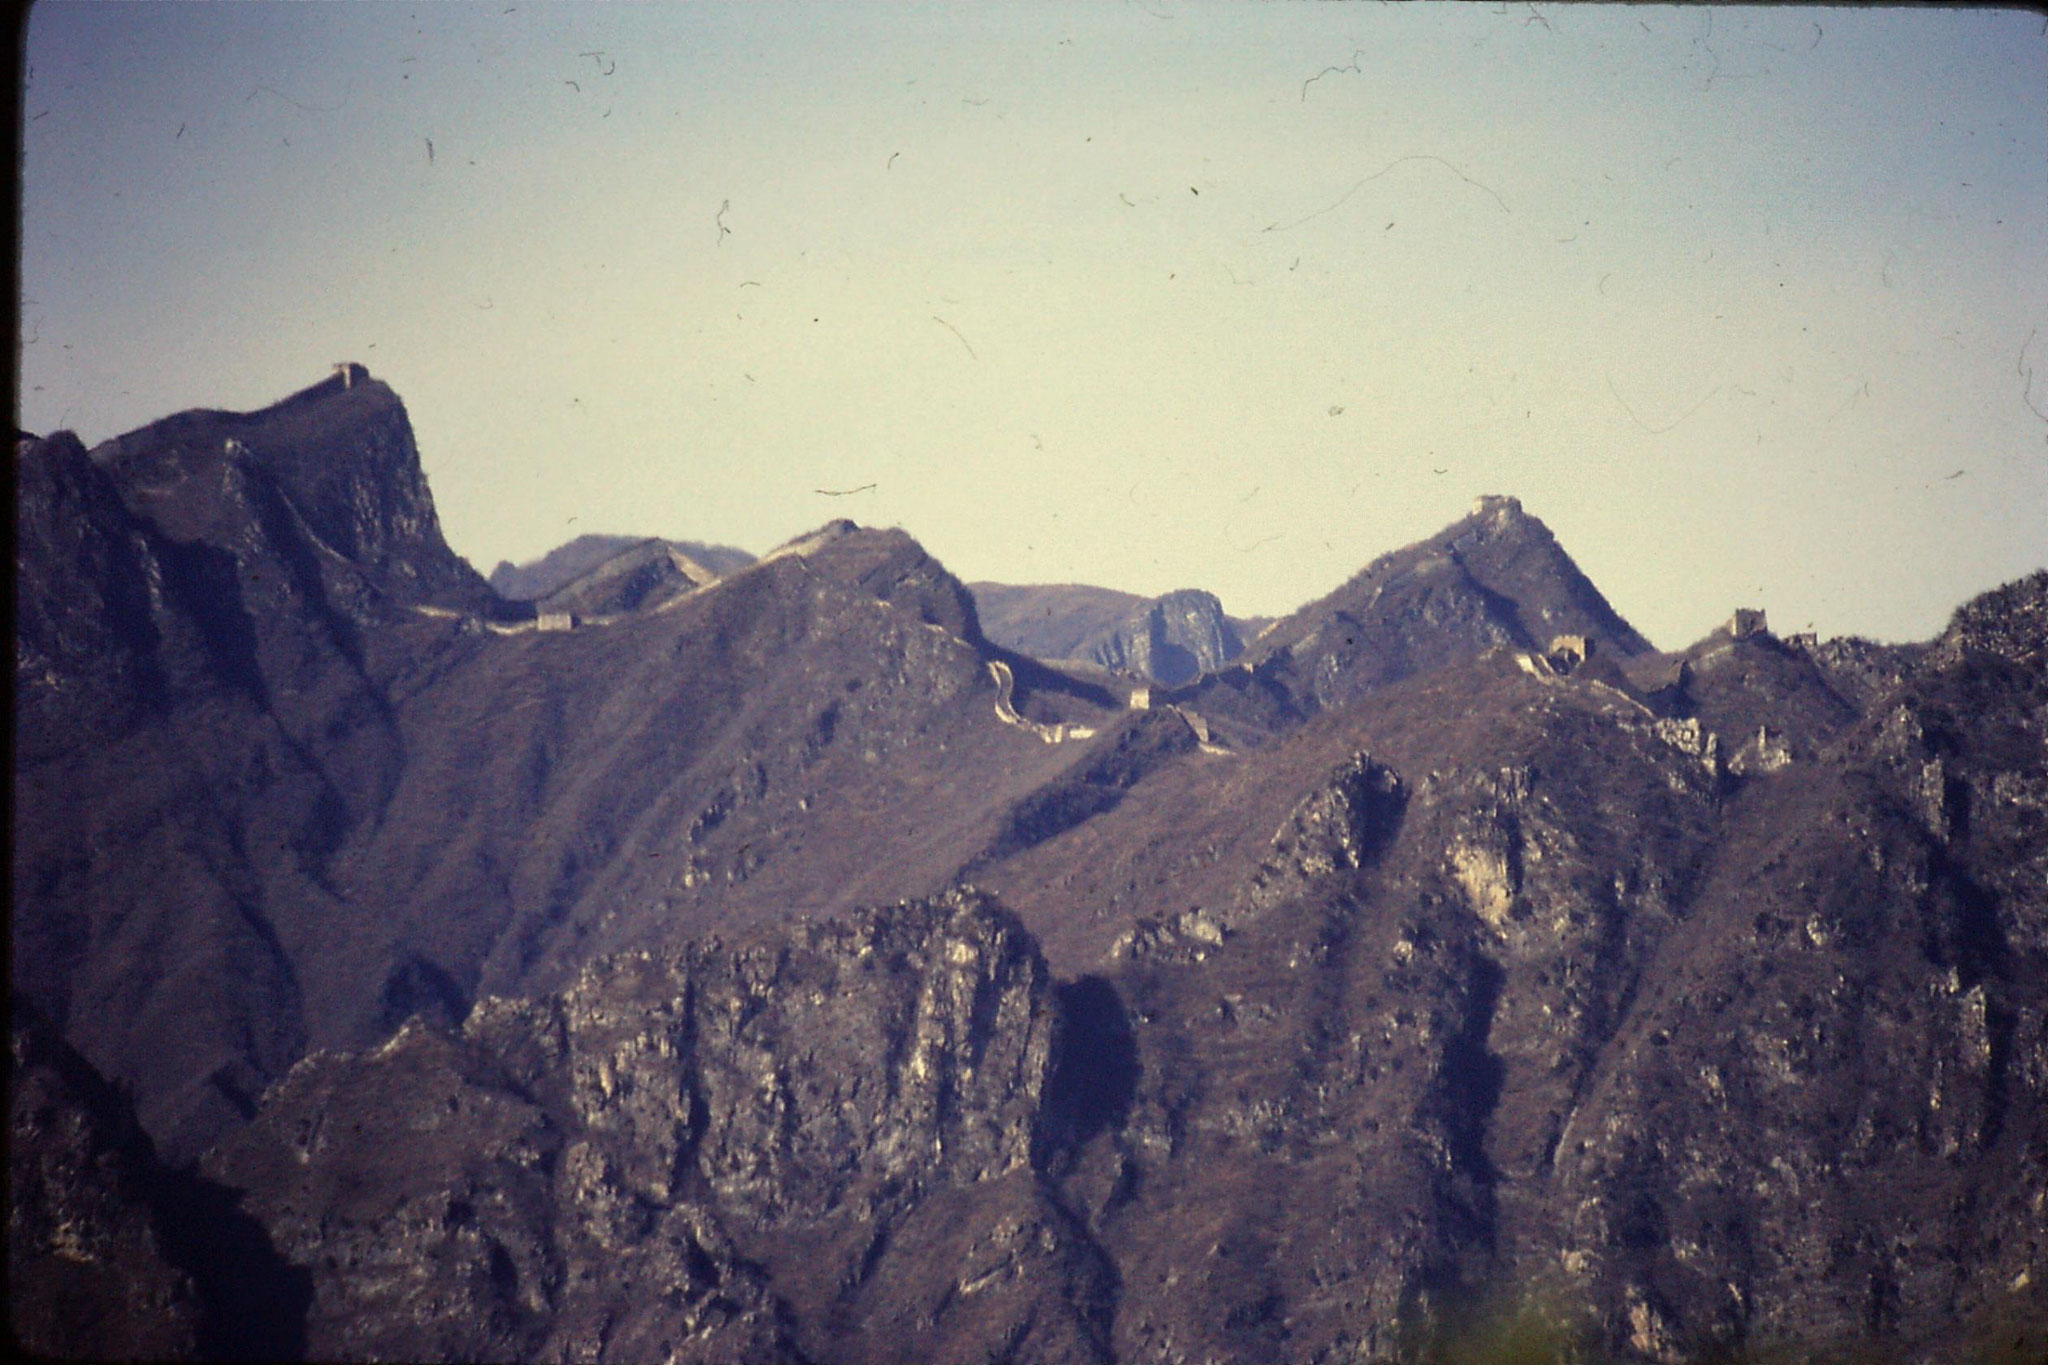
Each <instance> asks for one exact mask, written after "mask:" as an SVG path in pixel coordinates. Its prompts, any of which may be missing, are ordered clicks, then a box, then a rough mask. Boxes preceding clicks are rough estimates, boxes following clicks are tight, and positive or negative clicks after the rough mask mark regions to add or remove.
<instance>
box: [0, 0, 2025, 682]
mask: <svg viewBox="0 0 2048 1365" xmlns="http://www.w3.org/2000/svg"><path fill="white" fill-rule="evenodd" d="M25 44H26V46H25V61H26V72H27V79H26V81H25V84H24V91H23V105H22V119H23V124H22V128H23V146H22V152H23V155H22V163H21V176H22V180H21V188H22V193H21V199H20V202H21V205H22V225H21V226H22V237H21V242H22V258H21V276H20V279H21V286H22V298H21V302H20V308H21V313H20V327H21V332H20V336H21V343H22V351H21V357H22V359H21V366H20V370H19V374H20V384H21V391H20V394H19V404H18V408H19V415H18V421H19V422H20V424H21V425H22V426H23V427H25V428H26V429H28V430H31V431H37V432H47V431H50V430H53V429H56V428H59V427H68V428H70V429H72V430H75V431H76V432H78V433H79V435H80V436H81V438H82V439H84V440H85V441H86V442H87V443H88V444H92V443H96V442H98V441H101V440H104V439H107V438H109V437H112V436H115V435H117V434H119V433H121V432H123V431H127V430H131V429H133V428H134V427H137V426H140V425H142V424H144V423H146V422H149V421H151V420H154V419H155V418H158V417H161V416H164V415H167V414H169V413H171V412H175V411H179V410H182V409H186V408H192V407H216V408H232V409H247V408H255V407H260V406H263V405H265V404H268V403H270V402H272V401H275V400H276V399H278V398H281V397H283V396H285V395H286V394H288V393H291V392H293V391H296V390H298V389H300V388H303V387H305V386H306V385H308V384H311V383H314V382H317V381H318V380H320V379H322V378H324V377H325V376H326V375H328V374H329V373H330V370H331V366H332V365H333V364H334V363H335V362H338V361H343V360H354V361H360V362H362V363H364V364H366V365H367V366H368V367H369V369H370V371H371V373H372V374H374V375H376V376H377V377H378V378H381V379H383V380H384V381H386V382H387V383H389V384H390V385H391V386H392V387H393V388H394V389H395V390H396V391H397V392H398V394H399V395H400V397H401V398H402V399H403V400H404V401H405V404H406V407H407V410H408V412H409V414H410V416H411V419H412V423H413V427H414V431H415V434H416V436H417V438H418V444H419V449H420V454H421V458H422V461H423V462H424V465H425V468H426V472H427V477H428V479H429V481H430V483H431V485H432V488H433V491H434V495H435V500H436V504H437V506H438V508H439V511H440V516H441V522H442V527H443V530H444V532H445V533H446V535H447V537H448V539H449V542H450V543H451V544H452V545H453V546H454V548H455V549H456V550H457V551H458V552H460V553H462V554H464V555H465V556H467V557H468V558H469V559H470V560H471V561H472V562H473V563H475V564H476V565H477V566H478V567H479V568H480V569H482V570H484V571H486V572H488V571H489V569H490V568H491V566H493V565H494V564H496V563H497V562H498V561H499V560H500V559H511V560H514V561H522V560H527V559H531V558H534V557H536V556H538V555H540V554H542V553H544V552H545V551H547V550H548V549H550V548H552V547H553V546H555V545H557V544H559V543H561V542H563V541H565V540H567V539H569V538H571V537H573V536H575V535H578V534H581V533H584V532H590V531H609V532H620V533H636V534H646V535H664V536H670V537H674V538H678V539H695V540H704V541H711V542H721V543H727V544H734V545H739V546H742V547H744V548H747V549H749V550H753V551H755V552H757V553H758V552H762V551H765V550H767V549H769V548H771V547H773V546H774V545H776V544H778V543H780V542H782V541H784V540H786V539H788V538H790V537H792V536H795V535H797V534H800V533H802V532H804V531H806V530H809V529H811V528H813V527H815V526H817V525H819V524H820V523H822V522H824V521H826V520H828V519H830V518H833V517H839V516H845V517H851V518H853V519H854V520H856V521H858V522H860V523H862V524H864V525H880V526H890V525H898V526H902V527H903V528H904V529H906V530H907V531H909V532H910V533H911V534H913V535H915V536H916V537H917V538H918V539H919V540H920V541H921V542H922V543H923V544H924V545H925V546H926V548H927V549H929V550H930V551H931V552H932V553H934V554H935V555H937V556H938V557H939V558H940V559H941V560H942V561H943V562H944V563H945V564H946V565H947V566H948V567H949V568H950V569H952V570H953V571H954V572H955V573H957V574H958V575H959V576H961V577H962V578H964V579H969V580H977V579H994V580H998V581H1004V582H1012V583H1033V582H1037V583H1052V582H1084V583H1094V584H1099V585H1102V586H1106V587H1114V588H1121V589H1124V590H1127V591H1131V592H1138V593H1144V594H1148V595H1149V594H1156V593H1161V592H1165V591H1168V590H1171V589H1174V588H1179V587H1201V588H1207V589H1209V590H1210V591H1213V592H1215V593H1217V594H1218V595H1219V596H1220V597H1221V598H1222V600H1223V602H1224V605H1225V607H1226V609H1228V610H1230V611H1232V612H1233V613H1236V614H1239V615H1252V614H1266V615H1270V614H1278V613H1283V612H1286V611H1288V610H1291V609H1292V608H1294V607H1296V606H1298V605H1300V604H1302V603H1304V602H1307V601H1309V600H1312V599H1314V598H1316V597H1318V596H1320V595H1322V594H1323V593H1326V592H1328V591H1329V590H1330V589H1332V588H1334V587H1335V586H1337V585H1338V584H1339V583H1340V582H1342V581H1343V580H1344V579H1346V578H1347V577H1349V576H1350V575H1351V574H1353V573H1355V572H1357V571H1358V570H1359V569H1360V568H1362V567H1363V566H1364V565H1365V564H1366V563H1367V562H1369V561H1370V560H1371V559H1372V558H1374V557H1375V556H1376V555H1378V554H1381V553H1383V552H1385V551H1387V550H1390V549H1393V548H1396V547H1398V546H1400V545H1403V544H1407V543H1410V542H1413V541H1415V540H1419V539H1422V538H1424V537H1426V536H1429V535H1431V534H1433V533H1434V532H1435V531H1437V530H1438V529H1440V528H1441V527H1442V526H1444V525H1446V524H1447V523H1449V522H1451V521H1453V520H1455V519H1457V518H1458V517H1460V516H1462V515H1464V514H1465V512H1466V511H1467V510H1468V509H1469V508H1470V506H1471V503H1472V500H1473V498H1474V497H1475V496H1477V495H1479V494H1485V493H1506V494H1513V495H1515V496H1518V497H1520V498H1521V499H1522V501H1523V504H1524V506H1525V507H1526V508H1527V510H1528V511H1530V512H1531V513H1533V514H1535V515H1536V516H1538V517H1540V518H1542V519H1543V520H1544V521H1545V523H1546V524H1548V525H1549V526H1550V528H1551V529H1552V531H1554V532H1555V533H1556V535H1557V536H1558V538H1559V540H1560V541H1561V542H1562V543H1563V545H1564V546H1565V548H1566V549H1567V550H1568V551H1569V552H1570V553H1571V554H1572V556H1573V557H1574V559H1576V560H1577V562H1578V563H1579V565H1580V567H1581V568H1582V569H1584V570H1585V571H1586V573H1587V574H1588V575H1589V576H1590V577H1591V578H1592V579H1593V581H1594V582H1595V583H1596V584H1598V585H1599V586H1600V587H1601V588H1602V590H1603V591H1604V592H1605V593H1606V594H1607V596H1608V597H1609V599H1610V600H1611V601H1612V602H1613V603H1614V605H1615V606H1616V608H1617V609H1618V610H1620V611H1621V612H1622V613H1623V615H1625V616H1627V617H1628V618H1629V619H1630V620H1631V621H1632V622H1633V623H1634V624H1635V625H1636V626H1637V627H1638V628H1639V629H1640V630H1642V631H1643V632H1644V633H1645V634H1647V635H1648V636H1649V637H1650V638H1651V639H1652V640H1653V641H1654V642H1655V643H1657V644H1658V645H1659V646H1660V647H1663V648H1667V649H1669V648H1679V647H1682V646H1683V645H1685V644H1687V643H1689V642H1691V641H1692V640H1695V639H1697V638H1698V637H1700V636H1701V635H1703V634H1705V633H1706V632H1707V631H1709V630H1710V629H1712V628H1713V627H1714V626H1715V625H1717V624H1718V623H1720V622H1721V621H1722V620H1724V619H1725V618H1726V617H1727V615H1728V614H1729V612H1730V611H1731V609H1733V608H1734V607H1736V606H1762V607H1765V608H1767V609H1768V611H1769V612H1770V616H1771V621H1772V624H1773V626H1774V627H1776V628H1777V629H1779V630H1780V631H1782V632H1790V631H1795V630H1804V629H1814V630H1817V631H1819V632H1820V633H1821V634H1822V635H1824V636H1832V635H1846V634H1859V635H1866V636H1871V637H1873V638H1877V639H1885V640H1909V639H1923V638H1927V637H1929V636H1931V635H1933V634H1934V633H1936V632H1937V631H1939V630H1940V628H1941V627H1942V625H1943V623H1944V622H1945V621H1946V619H1947V617H1948V615H1949V613H1950V612H1951V611H1952V610H1953V609H1954V607H1955V606H1956V605H1957V604H1959V603H1960V602H1962V601H1963V600H1965V599H1967V598H1968V597H1970V596H1972V595H1974V594H1976V593H1978V592H1981V591H1984V590H1986V589H1988V588H1990V587H1993V586H1996V585H1997V584H1999V583H2001V582H2004V581H2007V580H2009V579H2012V578H2015V577H2018V576H2020V575H2021V574H2024V573H2027V572H2029V571H2031V570H2034V569H2037V568H2040V567H2043V566H2044V564H2048V21H2044V19H2043V17H2042V16H2041V15H2040V14H2039V13H2037V12H2028V11H2025V10H2017V9H2004V10H2002V9H1989V8H1986V9H1942V10H1923V9H1877V8H1846V9H1829V8H1812V9H1807V8H1792V7H1773V8H1762V9H1747V8H1738V7H1728V6H1709V7H1698V8H1695V7H1661V6H1644V5H1528V4H1523V5H1486V4H1455V5H1434V4H1422V3H1416V4H1399V5H1381V4H1257V5H1254V4H1183V3H1173V2H1172V0H1132V2H1131V3H1123V4H1116V3H1099V4H1087V5H1062V4H1028V3H1027V4H1018V5H1004V6H981V5H967V4H961V3H945V4H927V5H915V4H887V5H873V4H852V3H847V4H774V3H758V2H757V3H748V4H745V5H734V6H727V5H716V4H678V3H667V4H649V5H634V6H627V5H620V4H611V5H596V4H584V3H579V4H541V3H535V0H494V2H493V3H486V4H477V5H468V4H447V3H443V4H422V5H407V4H400V3H369V2H367V0H356V2H355V3H338V4H283V3H237V4H216V3H182V4H170V3H161V2H157V3H134V4H102V3H75V2H73V0H41V3H39V4H37V5H36V7H35V8H34V9H33V11H32V12H31V14H30V18H29V21H28V24H27V27H26V36H25Z"/></svg>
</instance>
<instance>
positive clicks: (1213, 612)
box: [1077, 588, 1244, 687]
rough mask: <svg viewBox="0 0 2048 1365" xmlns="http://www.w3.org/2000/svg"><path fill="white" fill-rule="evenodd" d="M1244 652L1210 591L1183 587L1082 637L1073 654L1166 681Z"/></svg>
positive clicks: (1182, 679) (1174, 682)
mask: <svg viewBox="0 0 2048 1365" xmlns="http://www.w3.org/2000/svg"><path fill="white" fill-rule="evenodd" d="M1242 653H1244V642H1243V641H1242V640H1240V639H1238V638H1237V630H1236V628H1235V627H1234V626H1232V624H1231V622H1230V618H1228V617H1227V616H1225V615H1224V614H1223V604H1222V603H1221V602H1219V601H1217V600H1216V596H1215V594H1214V593H1207V592H1202V591H1199V590H1198V589H1194V588H1184V589H1182V590H1181V591H1179V592H1170V593H1168V594H1166V596H1164V597H1161V598H1158V599H1156V600H1154V601H1153V602H1152V603H1151V604H1150V605H1149V606H1147V607H1146V608H1145V609H1144V611H1142V612H1140V613H1138V614H1137V615H1136V616H1134V617H1132V618H1131V619H1129V620H1127V621H1125V622H1123V623H1122V624H1119V625H1117V626H1114V627H1112V628H1111V629H1109V630H1107V631H1103V632H1100V633H1098V634H1096V635H1094V636H1092V637H1090V638H1089V639H1087V640H1085V641H1083V642H1082V644H1081V647H1080V649H1079V650H1078V651H1077V655H1078V657H1080V658H1084V659H1086V660H1087V661H1088V662H1090V663H1095V664H1100V665H1102V666H1103V667H1104V668H1119V669H1127V670H1129V671H1130V672H1133V673H1138V674H1142V675H1143V676H1145V677H1147V678H1150V679H1151V680H1152V681H1154V682H1157V683H1163V684H1165V685H1166V686H1168V687H1178V686H1180V685H1181V684H1183V683H1190V682H1193V681H1194V680H1195V679H1196V678H1198V677H1200V676H1201V675H1202V674H1204V673H1210V672H1214V671H1215V670H1216V669H1218V668H1221V667H1222V666H1223V665H1224V664H1226V663H1228V662H1229V661H1230V660H1232V659H1235V658H1236V657H1237V656H1238V655H1240V654H1242Z"/></svg>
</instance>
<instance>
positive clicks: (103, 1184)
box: [7, 1000, 307, 1360]
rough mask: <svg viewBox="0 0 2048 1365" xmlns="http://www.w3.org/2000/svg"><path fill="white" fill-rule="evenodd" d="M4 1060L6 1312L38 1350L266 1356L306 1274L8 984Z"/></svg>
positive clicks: (299, 1302)
mask: <svg viewBox="0 0 2048 1365" xmlns="http://www.w3.org/2000/svg"><path fill="white" fill-rule="evenodd" d="M10 1044H11V1050H10V1054H9V1059H8V1060H9V1064H8V1100H9V1108H10V1122H9V1128H8V1144H7V1155H8V1221H7V1289H8V1322H9V1326H10V1327H11V1328H12V1330H13V1335H14V1339H15V1340H16V1341H17V1342H19V1343H20V1345H22V1346H23V1347H25V1348H27V1349H28V1350H29V1351H30V1352H32V1353H35V1354H38V1355H42V1356H54V1357H66V1358H72V1359H87V1360H122V1359H126V1360H138V1359H179V1358H201V1359H227V1360H276V1359H285V1358H290V1357H294V1356H297V1355H298V1354H300V1353H301V1352H302V1351H303V1350H304V1347H305V1339H304V1335H303V1321H304V1315H305V1307H306V1300H307V1284H306V1277H305V1275H304V1274H303V1273H302V1272H298V1271H294V1270H293V1269H291V1268H290V1267H289V1266H287V1265H285V1263H284V1262H283V1261H282V1260H281V1259H280V1258H279V1257H278V1256H277V1254H276V1250H275V1248H274V1247H272V1245H271V1244H270V1241H269V1238H268V1237H267V1236H266V1235H265V1234H264V1232H263V1230H262V1228H261V1227H259V1226H258V1225H257V1224H256V1222H255V1221H254V1220H253V1219H251V1218H250V1217H249V1216H248V1215H247V1214H246V1213H243V1212H242V1211H241V1210H240V1209H238V1208H237V1207H236V1206H235V1199H234V1196H233V1195H232V1193H231V1192H229V1191H228V1190H226V1189H224V1188H222V1187H220V1186H218V1185H214V1184H212V1183H211V1182H208V1181H206V1180H204V1179H201V1178H200V1177H198V1176H197V1175H195V1174H193V1173H192V1172H190V1171H187V1170H178V1169H172V1168H170V1167H167V1166H165V1165H164V1164H163V1163H162V1162H161V1161H160V1160H159V1159H158V1157H157V1154H156V1149H155V1146H154V1145H153V1144H152V1143H151V1142H150V1140H149V1138H148V1136H147V1135H146V1134H145V1133H143V1131H142V1129H141V1128H140V1127H139V1126H138V1125H137V1123H136V1121H135V1112H134V1109H133V1107H132V1106H131V1105H130V1104H129V1103H128V1100H127V1097H126V1096H125V1095H124V1094H122V1093H121V1092H120V1091H119V1090H118V1089H116V1088H115V1087H114V1086H112V1085H109V1084H108V1083H107V1081H106V1080H105V1078H103V1077H102V1076H100V1075H99V1073H98V1072H96V1071H95V1070H94V1069H93V1068H92V1066H91V1065H90V1064H89V1063H88V1062H86V1060H85V1059H84V1058H82V1057H80V1056H79V1055H78V1054H77V1052H75V1051H74V1050H73V1049H72V1048H70V1047H69V1046H68V1045H67V1044H65V1043H64V1042H63V1040H62V1039H60V1038H59V1037H58V1036H57V1035H56V1032H55V1030H54V1029H52V1028H51V1027H50V1025H49V1024H48V1023H47V1021H45V1020H43V1019H42V1018H41V1017H40V1016H39V1015H38V1014H37V1013H36V1012H35V1010H34V1009H33V1007H30V1006H26V1005H25V1004H24V1003H23V1002H21V1001H19V1000H17V1001H16V1002H15V1008H14V1018H13V1023H12V1029H11V1034H10Z"/></svg>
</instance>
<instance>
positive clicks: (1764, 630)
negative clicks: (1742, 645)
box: [1728, 607, 1771, 640]
mask: <svg viewBox="0 0 2048 1365" xmlns="http://www.w3.org/2000/svg"><path fill="white" fill-rule="evenodd" d="M1770 631H1771V628H1770V626H1768V625H1767V624H1765V622H1764V614H1763V612H1762V611H1761V610H1756V611H1752V610H1750V609H1749V608H1748V607H1737V608H1736V609H1735V615H1733V616H1731V617H1729V618H1728V638H1729V639H1731V640H1747V639H1748V638H1749V637H1750V636H1752V635H1768V634H1770Z"/></svg>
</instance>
